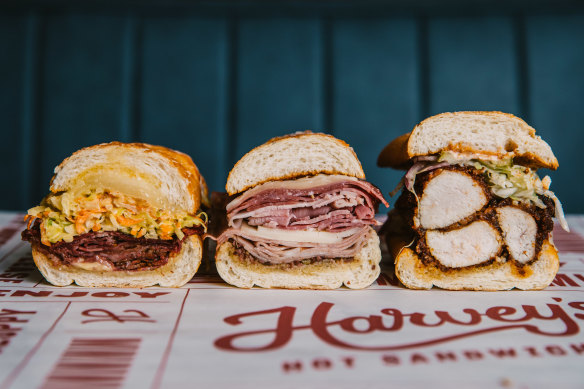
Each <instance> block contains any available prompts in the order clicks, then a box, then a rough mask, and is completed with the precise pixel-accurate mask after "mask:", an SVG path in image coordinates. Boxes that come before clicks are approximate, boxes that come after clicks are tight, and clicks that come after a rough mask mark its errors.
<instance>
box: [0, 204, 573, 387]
mask: <svg viewBox="0 0 584 389" xmlns="http://www.w3.org/2000/svg"><path fill="white" fill-rule="evenodd" d="M568 221H569V224H570V227H571V228H572V232H571V233H569V234H568V233H566V232H564V231H562V230H559V229H557V228H556V229H555V233H554V241H555V243H556V245H557V246H558V248H559V250H560V262H561V266H560V271H559V273H558V275H557V276H556V278H555V280H554V282H553V283H552V285H550V286H549V287H548V288H546V289H545V290H543V291H532V292H522V291H508V292H449V291H444V290H439V289H432V290H430V291H415V290H407V289H405V288H404V287H403V286H401V285H400V284H399V282H397V281H396V280H395V277H394V276H393V274H392V272H391V269H389V268H387V269H386V270H384V271H383V272H382V274H381V276H380V277H379V278H378V280H377V281H376V282H375V283H374V284H373V285H372V286H370V287H369V288H367V289H365V290H359V291H354V290H349V289H346V288H342V289H337V290H332V291H302V290H266V289H260V288H254V289H250V290H241V289H237V288H234V287H231V286H228V285H226V284H225V283H223V282H222V281H221V279H219V278H218V276H217V275H216V274H215V273H214V272H213V271H212V269H210V268H209V267H208V266H207V267H204V268H203V269H200V271H199V272H198V274H197V275H196V276H195V277H194V278H193V279H192V280H191V281H190V282H189V283H188V284H187V285H185V286H184V287H182V288H177V289H165V288H144V289H115V288H107V289H94V288H81V287H77V286H69V287H53V286H51V285H49V284H48V283H47V282H46V281H44V279H43V277H42V276H41V274H40V273H39V272H38V270H37V269H36V267H35V266H34V263H33V261H32V257H31V250H30V246H29V244H28V243H25V242H22V241H21V240H20V231H21V230H22V229H23V227H24V224H23V222H22V215H19V214H16V213H0V366H1V367H0V389H4V388H35V387H42V388H78V387H84V388H91V387H96V388H98V387H99V388H103V387H110V388H118V387H126V388H137V387H140V388H176V387H195V386H196V387H209V386H213V387H217V388H223V387H238V388H248V387H249V388H252V387H253V388H264V387H274V386H275V385H277V387H279V388H280V387H291V388H292V387H294V388H296V387H303V388H312V387H315V388H321V387H322V388H324V387H337V388H344V387H351V388H361V387H371V388H375V387H384V388H387V387H407V388H409V387H412V388H416V387H420V388H421V387H424V388H426V387H430V386H431V387H433V388H436V387H437V388H442V387H444V388H447V387H448V388H451V387H455V386H456V387H478V388H482V387H484V388H487V387H488V388H493V387H501V388H537V387H541V388H548V387H551V386H552V385H554V386H557V387H561V388H572V387H574V388H576V387H584V335H583V331H582V330H583V329H584V293H583V292H584V216H575V215H572V216H569V217H568Z"/></svg>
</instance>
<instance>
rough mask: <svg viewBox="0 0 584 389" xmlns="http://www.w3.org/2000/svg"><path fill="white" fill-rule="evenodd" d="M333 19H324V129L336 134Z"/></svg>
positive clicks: (322, 50) (322, 41)
mask: <svg viewBox="0 0 584 389" xmlns="http://www.w3.org/2000/svg"><path fill="white" fill-rule="evenodd" d="M332 23H333V22H332V21H331V19H330V17H325V18H323V20H322V34H321V36H322V39H321V47H322V49H321V52H322V61H321V63H322V66H321V69H322V77H321V78H322V86H321V87H322V93H321V95H322V100H323V102H322V110H323V112H322V113H321V118H322V121H321V122H322V123H321V125H322V127H323V128H322V129H323V130H325V131H326V132H327V133H329V134H334V131H335V125H334V123H333V118H334V111H333V110H334V101H333V96H334V93H333V72H334V69H333V34H332Z"/></svg>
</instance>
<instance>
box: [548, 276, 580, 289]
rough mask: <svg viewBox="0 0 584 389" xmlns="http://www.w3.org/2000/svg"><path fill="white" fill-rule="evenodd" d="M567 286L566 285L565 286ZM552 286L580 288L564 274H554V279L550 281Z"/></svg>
mask: <svg viewBox="0 0 584 389" xmlns="http://www.w3.org/2000/svg"><path fill="white" fill-rule="evenodd" d="M566 284H567V285H566ZM552 285H553V286H580V285H578V283H577V282H576V281H574V280H573V279H571V278H570V277H568V275H566V274H560V273H558V274H556V277H555V278H554V280H553V281H552Z"/></svg>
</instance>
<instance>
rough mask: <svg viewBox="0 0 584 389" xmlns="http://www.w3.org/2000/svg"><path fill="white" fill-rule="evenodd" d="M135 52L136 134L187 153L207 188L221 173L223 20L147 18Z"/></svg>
mask: <svg viewBox="0 0 584 389" xmlns="http://www.w3.org/2000/svg"><path fill="white" fill-rule="evenodd" d="M143 26H144V27H143V28H144V29H143V43H142V45H143V54H142V57H141V58H140V63H141V64H142V70H141V74H142V77H141V92H142V93H141V108H140V112H141V114H140V120H139V137H140V139H141V140H143V141H146V142H151V143H154V144H160V145H164V146H168V147H172V148H175V149H177V150H181V151H183V152H185V153H187V154H189V155H191V157H192V158H193V160H194V161H195V163H196V164H197V166H198V167H199V169H200V170H201V172H202V174H203V175H204V177H205V178H206V180H207V183H208V185H209V188H210V189H211V190H224V187H225V180H226V178H227V171H228V167H227V141H228V137H227V127H226V126H227V120H226V115H227V109H226V102H227V99H226V93H227V90H226V88H227V82H226V79H227V68H228V67H227V58H226V56H227V52H228V42H227V23H226V22H225V20H221V19H216V20H214V19H199V18H193V17H168V18H167V17H165V18H148V19H146V20H144V23H143Z"/></svg>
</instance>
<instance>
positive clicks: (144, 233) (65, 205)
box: [22, 190, 207, 271]
mask: <svg viewBox="0 0 584 389" xmlns="http://www.w3.org/2000/svg"><path fill="white" fill-rule="evenodd" d="M206 219H207V217H206V214H205V213H203V212H201V213H199V214H198V215H190V214H187V213H184V212H172V211H166V210H161V209H158V208H155V207H152V206H151V205H150V204H148V202H146V201H144V200H142V199H138V198H135V197H132V196H127V195H124V194H122V193H119V192H114V191H107V190H106V191H94V190H92V191H89V192H87V193H83V194H81V195H75V196H73V195H72V194H71V193H70V192H63V193H58V194H51V195H49V196H47V197H46V198H45V199H44V200H43V202H42V203H41V205H40V206H38V207H34V208H31V209H30V210H29V211H28V214H27V215H26V216H25V220H27V221H28V225H27V229H26V230H25V231H23V233H22V238H23V240H26V241H29V242H31V243H35V244H36V247H37V249H38V250H39V251H41V252H43V254H45V255H47V256H48V257H49V258H51V260H52V261H53V262H54V263H55V264H67V265H73V266H76V267H80V268H86V269H92V270H107V271H111V270H152V269H155V268H158V267H160V266H163V265H165V264H166V263H167V262H168V259H169V256H170V255H172V254H176V253H179V252H180V250H181V248H182V244H183V241H184V239H186V238H187V237H188V236H191V235H193V234H197V235H202V234H204V233H205V232H206V230H207V220H206Z"/></svg>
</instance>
